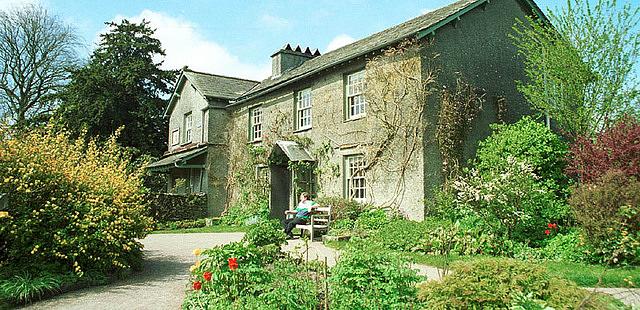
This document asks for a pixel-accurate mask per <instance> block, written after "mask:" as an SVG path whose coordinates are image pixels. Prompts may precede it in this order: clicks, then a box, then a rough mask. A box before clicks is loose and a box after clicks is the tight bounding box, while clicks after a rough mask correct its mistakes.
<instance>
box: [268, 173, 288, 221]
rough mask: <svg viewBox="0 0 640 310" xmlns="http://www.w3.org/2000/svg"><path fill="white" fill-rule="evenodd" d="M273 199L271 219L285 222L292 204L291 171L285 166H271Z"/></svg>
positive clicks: (271, 200)
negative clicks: (285, 215) (285, 214)
mask: <svg viewBox="0 0 640 310" xmlns="http://www.w3.org/2000/svg"><path fill="white" fill-rule="evenodd" d="M270 170H271V195H270V197H271V199H270V201H269V204H270V206H269V207H270V208H269V210H270V211H269V217H270V218H273V219H279V220H284V212H285V211H287V210H289V204H290V202H291V171H289V169H288V167H287V166H285V165H271V167H270Z"/></svg>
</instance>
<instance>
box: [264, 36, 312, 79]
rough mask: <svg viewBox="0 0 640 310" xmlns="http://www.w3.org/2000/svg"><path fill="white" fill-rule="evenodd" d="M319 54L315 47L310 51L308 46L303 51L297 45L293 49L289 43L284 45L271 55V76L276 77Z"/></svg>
mask: <svg viewBox="0 0 640 310" xmlns="http://www.w3.org/2000/svg"><path fill="white" fill-rule="evenodd" d="M317 56H320V51H318V49H316V50H315V51H314V52H312V51H311V50H310V49H309V48H308V47H307V48H305V50H304V51H303V50H302V48H300V45H298V46H297V47H296V48H295V49H293V48H291V45H290V44H287V45H285V46H284V47H282V48H281V49H280V50H279V51H277V52H275V53H274V54H273V55H271V77H272V78H276V77H278V76H280V75H281V74H282V73H284V72H285V71H287V70H290V69H293V68H295V67H297V66H299V65H301V64H302V63H303V62H305V61H307V60H309V59H311V58H314V57H317Z"/></svg>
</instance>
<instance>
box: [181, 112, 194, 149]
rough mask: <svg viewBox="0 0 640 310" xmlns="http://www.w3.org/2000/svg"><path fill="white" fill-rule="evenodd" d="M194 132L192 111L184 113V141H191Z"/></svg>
mask: <svg viewBox="0 0 640 310" xmlns="http://www.w3.org/2000/svg"><path fill="white" fill-rule="evenodd" d="M192 133H193V116H192V115H191V112H189V113H187V114H185V115H184V141H183V142H184V143H188V142H191V138H192Z"/></svg>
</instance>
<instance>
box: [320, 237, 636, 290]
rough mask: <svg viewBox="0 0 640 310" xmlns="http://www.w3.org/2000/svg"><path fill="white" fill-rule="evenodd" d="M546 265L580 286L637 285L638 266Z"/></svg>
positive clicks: (434, 260)
mask: <svg viewBox="0 0 640 310" xmlns="http://www.w3.org/2000/svg"><path fill="white" fill-rule="evenodd" d="M348 244H349V241H332V242H327V243H326V245H327V246H329V247H332V248H334V249H338V250H342V249H344V248H345V247H346V246H347V245H348ZM402 255H404V256H405V257H406V258H407V259H408V260H410V261H412V262H414V263H416V264H422V265H429V266H434V267H439V268H442V267H443V266H445V265H446V264H447V263H452V262H454V261H468V260H474V259H478V258H483V257H489V256H480V255H476V256H458V255H451V256H450V257H445V256H442V255H428V254H422V253H416V252H403V253H402ZM536 263H539V264H542V265H543V266H545V267H547V269H548V270H549V271H550V272H551V274H554V275H557V276H558V277H560V278H563V279H567V280H571V281H573V282H576V284H578V285H579V286H582V287H631V286H630V285H629V283H628V282H626V281H625V278H627V279H630V280H631V282H632V283H633V284H634V285H633V287H635V288H640V267H619V268H610V267H606V266H601V265H589V264H583V263H573V262H564V261H544V260H543V261H536Z"/></svg>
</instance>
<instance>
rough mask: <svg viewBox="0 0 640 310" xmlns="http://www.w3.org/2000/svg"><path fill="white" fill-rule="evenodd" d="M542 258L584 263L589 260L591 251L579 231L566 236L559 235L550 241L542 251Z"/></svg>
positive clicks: (573, 231)
mask: <svg viewBox="0 0 640 310" xmlns="http://www.w3.org/2000/svg"><path fill="white" fill-rule="evenodd" d="M541 250H542V255H541V257H543V258H545V259H549V260H557V261H568V262H576V263H578V262H583V261H586V260H588V255H587V254H586V253H587V251H588V250H589V249H588V247H587V246H586V245H585V240H584V238H583V237H582V233H581V232H580V231H579V230H572V231H570V232H568V233H566V234H557V235H555V236H554V237H553V238H551V239H549V241H548V242H547V244H546V246H545V247H544V248H542V249H541Z"/></svg>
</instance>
